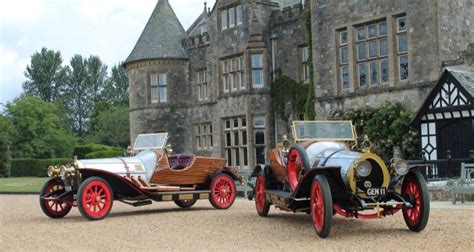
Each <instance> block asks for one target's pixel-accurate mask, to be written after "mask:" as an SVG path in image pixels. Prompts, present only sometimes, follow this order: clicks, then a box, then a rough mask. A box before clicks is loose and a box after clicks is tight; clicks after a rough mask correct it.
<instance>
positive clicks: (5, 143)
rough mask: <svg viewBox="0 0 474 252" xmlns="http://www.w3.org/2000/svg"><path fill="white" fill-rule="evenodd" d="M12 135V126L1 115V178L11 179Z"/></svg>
mask: <svg viewBox="0 0 474 252" xmlns="http://www.w3.org/2000/svg"><path fill="white" fill-rule="evenodd" d="M12 134H13V128H12V125H11V124H10V122H8V121H7V120H6V119H5V117H3V115H0V177H10V161H11V151H10V146H11V138H12Z"/></svg>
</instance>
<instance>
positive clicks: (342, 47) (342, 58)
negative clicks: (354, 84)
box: [339, 30, 351, 90]
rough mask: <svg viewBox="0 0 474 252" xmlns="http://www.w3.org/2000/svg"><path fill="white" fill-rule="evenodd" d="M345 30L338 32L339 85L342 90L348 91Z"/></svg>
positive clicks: (347, 48) (347, 57)
mask: <svg viewBox="0 0 474 252" xmlns="http://www.w3.org/2000/svg"><path fill="white" fill-rule="evenodd" d="M348 41H349V40H348V33H347V30H343V31H340V32H339V71H340V75H341V77H340V80H341V81H340V83H341V87H342V89H343V90H345V89H349V87H350V85H351V83H350V79H349V47H348Z"/></svg>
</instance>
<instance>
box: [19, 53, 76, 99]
mask: <svg viewBox="0 0 474 252" xmlns="http://www.w3.org/2000/svg"><path fill="white" fill-rule="evenodd" d="M62 64H63V59H62V57H61V53H60V52H59V51H57V52H55V51H52V50H48V49H46V48H44V47H43V48H42V49H41V52H36V53H35V54H33V56H31V63H30V64H29V65H28V66H27V67H26V71H25V77H26V78H27V79H28V80H27V81H25V82H24V83H23V90H24V91H25V92H26V93H28V94H31V95H34V96H37V97H39V98H40V99H42V100H43V101H47V102H57V101H58V99H59V98H60V96H61V93H62V91H63V88H64V85H65V84H66V81H67V67H63V66H62Z"/></svg>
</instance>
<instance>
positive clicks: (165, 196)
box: [40, 133, 241, 220]
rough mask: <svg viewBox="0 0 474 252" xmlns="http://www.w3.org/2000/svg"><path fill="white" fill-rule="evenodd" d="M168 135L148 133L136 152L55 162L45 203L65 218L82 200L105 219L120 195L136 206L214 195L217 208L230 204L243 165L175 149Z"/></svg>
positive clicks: (186, 203) (187, 203) (87, 210)
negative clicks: (237, 166) (62, 163)
mask: <svg viewBox="0 0 474 252" xmlns="http://www.w3.org/2000/svg"><path fill="white" fill-rule="evenodd" d="M167 139H168V133H157V134H143V135H139V136H138V137H137V139H136V141H135V145H134V147H133V150H132V151H129V152H132V153H133V155H132V156H129V157H116V158H106V159H90V160H75V161H74V163H73V164H71V165H67V166H60V167H58V166H51V167H49V168H48V176H49V177H51V179H50V180H49V181H48V182H47V183H46V184H45V185H44V187H43V189H42V190H41V194H40V205H41V209H42V210H43V212H44V213H45V214H46V215H47V216H49V217H51V218H62V217H64V216H66V215H67V214H68V213H69V211H70V210H71V208H72V207H73V206H77V207H78V208H79V211H80V212H81V214H82V215H83V216H84V217H86V218H87V219H89V220H100V219H103V218H104V217H105V216H107V214H108V213H109V212H110V209H111V208H112V205H113V202H114V200H117V201H120V202H123V203H126V204H129V205H132V206H142V205H148V204H151V203H152V201H174V202H175V203H176V204H177V205H178V206H180V207H182V208H188V207H191V206H192V205H194V203H195V202H196V201H197V200H198V199H209V201H210V203H211V204H212V206H213V207H215V208H217V209H227V208H229V207H230V206H231V205H232V204H233V202H234V200H235V197H236V186H235V181H236V180H237V181H238V180H240V181H241V178H240V177H239V176H238V175H237V171H236V170H235V169H231V168H228V167H225V166H224V165H225V159H222V158H212V157H199V156H195V155H193V154H173V153H172V150H171V149H170V148H166V147H165V146H166V142H167ZM135 153H136V155H135Z"/></svg>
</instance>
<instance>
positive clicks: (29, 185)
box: [0, 178, 49, 193]
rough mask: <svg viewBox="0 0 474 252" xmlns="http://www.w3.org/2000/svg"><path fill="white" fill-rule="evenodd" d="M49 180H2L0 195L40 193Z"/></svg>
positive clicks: (0, 182) (0, 179) (0, 181)
mask: <svg viewBox="0 0 474 252" xmlns="http://www.w3.org/2000/svg"><path fill="white" fill-rule="evenodd" d="M48 179H49V178H0V193H39V192H40V190H41V188H42V187H43V185H44V183H45V182H46V181H47V180H48Z"/></svg>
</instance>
